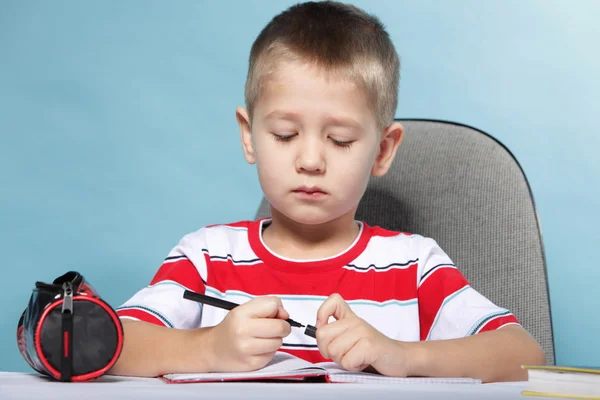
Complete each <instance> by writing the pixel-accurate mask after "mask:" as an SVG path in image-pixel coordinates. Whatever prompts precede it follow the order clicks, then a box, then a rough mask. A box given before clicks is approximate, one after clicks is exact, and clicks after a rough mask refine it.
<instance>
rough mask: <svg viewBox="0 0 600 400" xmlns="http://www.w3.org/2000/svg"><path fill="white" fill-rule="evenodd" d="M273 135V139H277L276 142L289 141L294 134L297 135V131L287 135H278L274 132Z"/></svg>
mask: <svg viewBox="0 0 600 400" xmlns="http://www.w3.org/2000/svg"><path fill="white" fill-rule="evenodd" d="M272 135H273V136H274V137H275V140H277V141H278V142H289V141H290V140H292V139H293V138H294V136H296V135H297V133H292V134H289V135H278V134H276V133H273V134H272Z"/></svg>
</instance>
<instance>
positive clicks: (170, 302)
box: [117, 231, 207, 329]
mask: <svg viewBox="0 0 600 400" xmlns="http://www.w3.org/2000/svg"><path fill="white" fill-rule="evenodd" d="M203 248H204V246H203V235H202V232H200V231H199V232H196V233H193V234H189V235H187V236H185V237H184V238H183V239H181V240H180V241H179V243H178V244H177V245H176V246H175V247H174V248H173V249H172V250H171V251H170V252H169V254H168V256H167V257H166V258H165V260H164V261H163V262H162V265H161V266H160V268H159V269H158V271H157V272H156V273H155V275H154V277H153V278H152V280H151V282H150V284H149V285H148V286H146V287H145V288H142V289H140V290H139V291H138V292H137V293H135V294H134V295H133V296H132V297H131V298H130V299H129V300H127V301H126V302H125V303H124V304H122V305H121V306H120V307H118V308H117V314H118V315H119V317H120V318H123V319H133V320H140V321H145V322H150V323H153V324H156V325H161V326H166V327H170V328H178V329H193V328H197V327H198V326H200V319H201V317H202V305H201V304H200V303H196V302H194V301H190V300H186V299H184V298H183V292H184V290H186V289H187V290H191V291H194V292H198V293H204V291H205V283H206V271H207V268H206V265H207V261H206V258H205V256H204V252H203Z"/></svg>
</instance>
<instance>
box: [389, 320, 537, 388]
mask: <svg viewBox="0 0 600 400" xmlns="http://www.w3.org/2000/svg"><path fill="white" fill-rule="evenodd" d="M394 344H395V346H392V349H393V350H391V352H390V356H389V359H388V360H387V362H388V363H390V364H391V365H388V368H389V367H391V368H390V369H391V370H392V371H393V370H394V362H393V361H392V360H406V361H407V372H408V375H411V376H437V377H470V378H475V379H481V380H482V381H483V382H500V381H519V380H527V371H525V370H524V369H522V368H521V365H524V364H545V357H544V353H543V352H542V350H541V348H540V346H539V345H538V343H537V342H536V340H535V339H533V338H532V337H531V336H530V335H529V333H528V332H527V331H526V330H525V329H523V328H522V327H521V326H519V325H507V326H504V327H502V328H500V329H497V330H494V331H488V332H482V333H478V334H476V335H473V336H469V337H465V338H459V339H447V340H430V341H421V342H398V341H395V343H394ZM382 361H383V362H384V363H385V362H386V360H385V359H384V360H382ZM398 366H399V365H398V364H397V365H396V367H398ZM397 372H400V371H397ZM393 374H394V375H395V373H393Z"/></svg>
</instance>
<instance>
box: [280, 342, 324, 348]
mask: <svg viewBox="0 0 600 400" xmlns="http://www.w3.org/2000/svg"><path fill="white" fill-rule="evenodd" d="M282 346H287V347H301V348H305V349H317V348H319V347H318V346H317V345H316V344H301V343H283V344H282Z"/></svg>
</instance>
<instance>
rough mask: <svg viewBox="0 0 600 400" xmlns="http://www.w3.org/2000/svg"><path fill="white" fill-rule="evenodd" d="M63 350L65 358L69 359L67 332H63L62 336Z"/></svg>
mask: <svg viewBox="0 0 600 400" xmlns="http://www.w3.org/2000/svg"><path fill="white" fill-rule="evenodd" d="M63 349H64V353H65V358H67V357H69V332H65V333H64V335H63Z"/></svg>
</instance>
